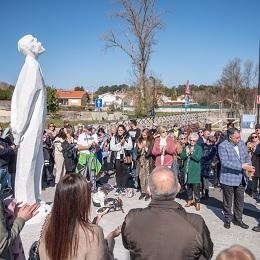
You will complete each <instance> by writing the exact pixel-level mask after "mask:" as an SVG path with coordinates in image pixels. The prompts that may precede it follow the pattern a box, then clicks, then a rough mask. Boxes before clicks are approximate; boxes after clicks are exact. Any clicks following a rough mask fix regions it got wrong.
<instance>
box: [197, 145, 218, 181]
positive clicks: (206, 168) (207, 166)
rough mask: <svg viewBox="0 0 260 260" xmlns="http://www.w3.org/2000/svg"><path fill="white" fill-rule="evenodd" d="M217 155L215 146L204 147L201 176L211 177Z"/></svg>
mask: <svg viewBox="0 0 260 260" xmlns="http://www.w3.org/2000/svg"><path fill="white" fill-rule="evenodd" d="M216 153H217V148H216V146H215V145H214V144H212V145H208V144H204V145H202V156H201V161H200V163H201V175H202V176H206V177H209V175H210V171H211V163H212V161H213V159H214V158H215V156H216Z"/></svg>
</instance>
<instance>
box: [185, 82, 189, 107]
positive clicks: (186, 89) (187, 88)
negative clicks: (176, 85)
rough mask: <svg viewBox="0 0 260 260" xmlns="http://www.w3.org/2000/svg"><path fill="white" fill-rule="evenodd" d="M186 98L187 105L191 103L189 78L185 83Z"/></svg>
mask: <svg viewBox="0 0 260 260" xmlns="http://www.w3.org/2000/svg"><path fill="white" fill-rule="evenodd" d="M184 100H185V107H186V106H188V105H189V103H190V86H189V80H187V82H186V84H185V92H184Z"/></svg>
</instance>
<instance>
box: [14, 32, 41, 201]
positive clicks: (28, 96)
mask: <svg viewBox="0 0 260 260" xmlns="http://www.w3.org/2000/svg"><path fill="white" fill-rule="evenodd" d="M18 50H19V51H20V52H21V53H22V54H24V55H25V56H26V59H25V63H24V65H23V68H22V70H21V72H20V75H19V78H18V81H17V83H16V87H15V90H14V93H13V97H12V108H11V127H12V132H13V135H14V142H15V144H16V145H17V148H18V154H17V164H16V179H15V198H16V200H17V201H22V202H28V203H34V202H36V201H37V200H38V199H39V196H40V191H41V174H42V168H43V163H44V160H43V147H42V134H43V129H44V123H45V118H46V94H45V92H46V90H45V86H44V81H43V77H42V72H41V68H40V64H39V63H38V61H37V58H38V56H39V55H40V54H41V53H43V52H44V51H45V49H44V48H43V47H42V45H41V43H40V42H38V41H37V39H36V38H34V37H33V36H32V35H26V36H24V37H22V38H21V39H20V40H19V41H18Z"/></svg>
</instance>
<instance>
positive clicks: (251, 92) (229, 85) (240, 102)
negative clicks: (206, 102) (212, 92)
mask: <svg viewBox="0 0 260 260" xmlns="http://www.w3.org/2000/svg"><path fill="white" fill-rule="evenodd" d="M241 64H242V62H241V59H239V58H234V59H232V60H231V61H229V62H228V63H227V65H225V66H224V68H223V71H222V74H221V77H220V79H219V80H218V81H217V85H218V86H219V87H221V93H222V94H221V96H222V97H221V98H222V99H229V100H231V102H232V104H231V108H233V109H234V110H235V111H236V112H239V110H240V109H244V110H252V109H253V107H254V103H255V102H254V100H255V95H256V89H255V88H256V79H257V73H256V71H257V65H256V66H255V68H254V63H253V62H252V61H250V60H246V61H245V62H244V64H243V66H242V65H241Z"/></svg>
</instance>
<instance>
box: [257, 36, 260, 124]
mask: <svg viewBox="0 0 260 260" xmlns="http://www.w3.org/2000/svg"><path fill="white" fill-rule="evenodd" d="M257 95H258V96H259V95H260V40H259V47H258V88H257ZM258 103H259V102H258V98H257V124H259V117H260V111H259V109H260V104H258Z"/></svg>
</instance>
